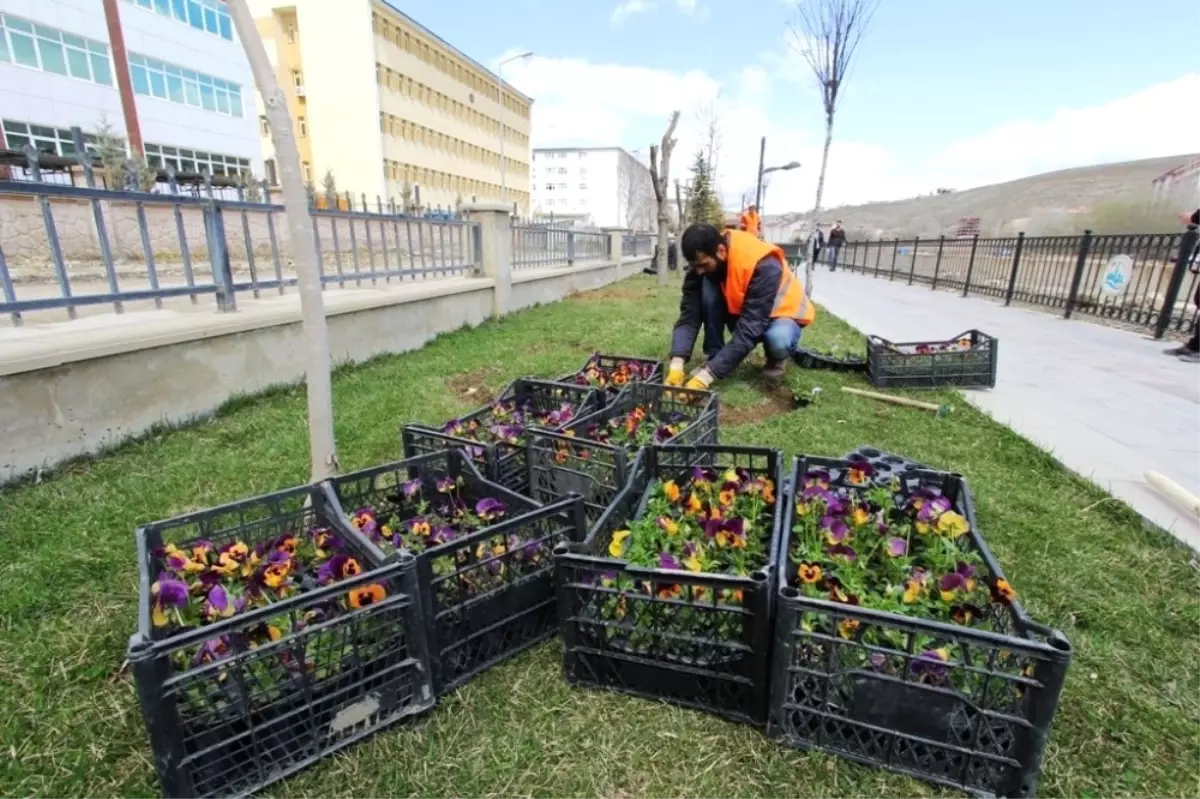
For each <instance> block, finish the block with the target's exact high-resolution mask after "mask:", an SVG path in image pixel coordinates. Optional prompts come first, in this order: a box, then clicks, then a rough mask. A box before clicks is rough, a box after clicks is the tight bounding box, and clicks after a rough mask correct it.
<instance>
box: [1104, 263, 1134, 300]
mask: <svg viewBox="0 0 1200 799" xmlns="http://www.w3.org/2000/svg"><path fill="white" fill-rule="evenodd" d="M1132 276H1133V259H1132V258H1130V257H1129V256H1128V255H1114V256H1113V257H1112V258H1109V259H1108V263H1107V264H1105V265H1104V277H1103V278H1102V279H1101V281H1100V291H1101V293H1103V294H1120V293H1122V292H1124V291H1125V289H1126V288H1128V286H1129V279H1130V278H1131V277H1132Z"/></svg>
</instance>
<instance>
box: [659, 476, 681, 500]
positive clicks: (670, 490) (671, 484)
mask: <svg viewBox="0 0 1200 799" xmlns="http://www.w3.org/2000/svg"><path fill="white" fill-rule="evenodd" d="M663 496H665V497H666V498H667V502H671V503H675V502H678V501H679V496H680V491H679V486H678V485H676V484H675V481H674V480H668V481H667V482H665V483H663Z"/></svg>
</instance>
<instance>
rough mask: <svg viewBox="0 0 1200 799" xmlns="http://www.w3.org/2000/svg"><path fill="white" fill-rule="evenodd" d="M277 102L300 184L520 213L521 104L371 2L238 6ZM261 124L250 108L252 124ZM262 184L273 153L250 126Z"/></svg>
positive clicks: (259, 1) (524, 142)
mask: <svg viewBox="0 0 1200 799" xmlns="http://www.w3.org/2000/svg"><path fill="white" fill-rule="evenodd" d="M250 6H251V9H252V11H253V13H254V16H255V21H256V23H257V26H258V30H259V34H260V35H261V36H262V38H263V43H264V44H265V45H266V48H267V54H268V56H269V57H270V59H271V62H272V65H273V66H274V68H275V73H276V77H277V79H278V80H279V83H280V85H281V86H282V87H283V89H284V93H285V94H286V95H287V99H288V111H289V113H290V114H291V117H292V125H293V129H294V131H295V133H296V137H297V144H298V145H299V149H300V160H301V167H302V169H303V171H304V173H305V178H306V180H309V181H311V182H312V183H313V185H314V186H315V187H316V189H317V190H318V191H321V190H322V188H323V181H324V177H325V175H326V173H327V172H329V171H332V173H333V176H334V179H335V180H336V184H337V190H338V191H339V192H346V191H349V192H351V194H353V195H354V196H355V197H356V198H357V197H358V196H359V195H361V194H366V195H367V197H368V198H369V200H370V202H372V203H373V202H375V197H376V196H379V197H382V198H384V200H385V202H386V200H387V198H392V199H394V200H395V201H396V202H397V203H400V202H401V199H402V197H404V196H405V194H406V190H407V195H408V197H409V198H410V202H413V203H415V202H416V201H417V198H418V196H419V200H420V205H421V206H423V207H425V208H437V207H439V206H440V207H441V208H443V209H453V208H454V207H455V206H456V205H457V204H459V203H461V202H470V201H472V200H500V199H501V182H502V178H501V155H500V149H501V147H500V136H501V135H502V133H503V135H504V148H503V149H504V162H505V166H504V175H503V183H504V185H505V191H504V197H505V199H506V201H507V202H508V203H510V204H511V203H515V204H516V206H517V211H518V213H520V214H527V213H528V210H529V206H530V188H531V186H530V161H531V160H532V155H531V150H530V140H529V121H530V107H531V105H532V103H533V101H532V100H531V99H530V98H529V97H526V96H525V95H524V94H521V93H520V92H518V91H517V90H516V89H514V88H513V87H512V86H509V85H508V84H504V85H503V87H501V86H499V85H498V82H497V77H496V75H495V73H493V72H491V71H490V70H488V69H485V68H484V67H483V66H482V65H480V64H479V63H477V62H476V61H474V60H473V59H471V58H469V57H467V56H466V55H464V54H463V53H461V52H459V51H458V50H456V49H455V48H454V47H451V46H450V45H449V44H447V43H446V42H445V41H443V40H442V39H440V38H439V37H438V36H436V35H435V34H433V33H432V32H430V31H429V30H427V29H426V28H424V27H423V26H421V25H420V24H419V23H417V22H416V21H415V20H413V19H412V18H411V17H409V16H407V15H405V14H403V13H402V12H400V11H398V10H397V9H395V8H394V7H392V6H391V5H389V4H388V3H385V2H380V1H377V0H337V2H331V0H290V2H279V0H250ZM263 113H264V111H263V108H262V101H261V98H260V99H259V114H260V115H262V114H263ZM260 128H261V130H260V132H261V133H262V134H263V153H264V157H265V159H266V160H267V172H268V175H267V176H268V178H271V177H272V174H271V173H272V171H273V169H274V166H273V159H274V148H273V147H272V145H271V140H270V137H269V128H268V127H267V125H266V118H265V116H262V117H261V120H260Z"/></svg>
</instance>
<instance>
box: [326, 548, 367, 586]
mask: <svg viewBox="0 0 1200 799" xmlns="http://www.w3.org/2000/svg"><path fill="white" fill-rule="evenodd" d="M359 574H362V566H361V565H360V564H359V562H358V561H357V560H355V559H354V558H352V557H350V556H349V555H342V554H338V555H334V556H333V557H332V558H330V559H329V560H327V561H325V562H324V563H322V564H321V568H320V569H318V570H317V582H319V583H320V584H321V585H328V584H329V583H332V582H336V581H338V580H344V579H346V578H347V577H355V576H357V575H359Z"/></svg>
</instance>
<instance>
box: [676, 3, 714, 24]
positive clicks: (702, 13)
mask: <svg viewBox="0 0 1200 799" xmlns="http://www.w3.org/2000/svg"><path fill="white" fill-rule="evenodd" d="M675 5H677V6H679V10H680V11H681V12H683V15H684V16H687V17H691V18H692V19H693V20H695V21H696V22H707V21H708V16H709V11H710V9H709V7H708V6H702V5H700V4H699V3H698V2H696V0H675Z"/></svg>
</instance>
